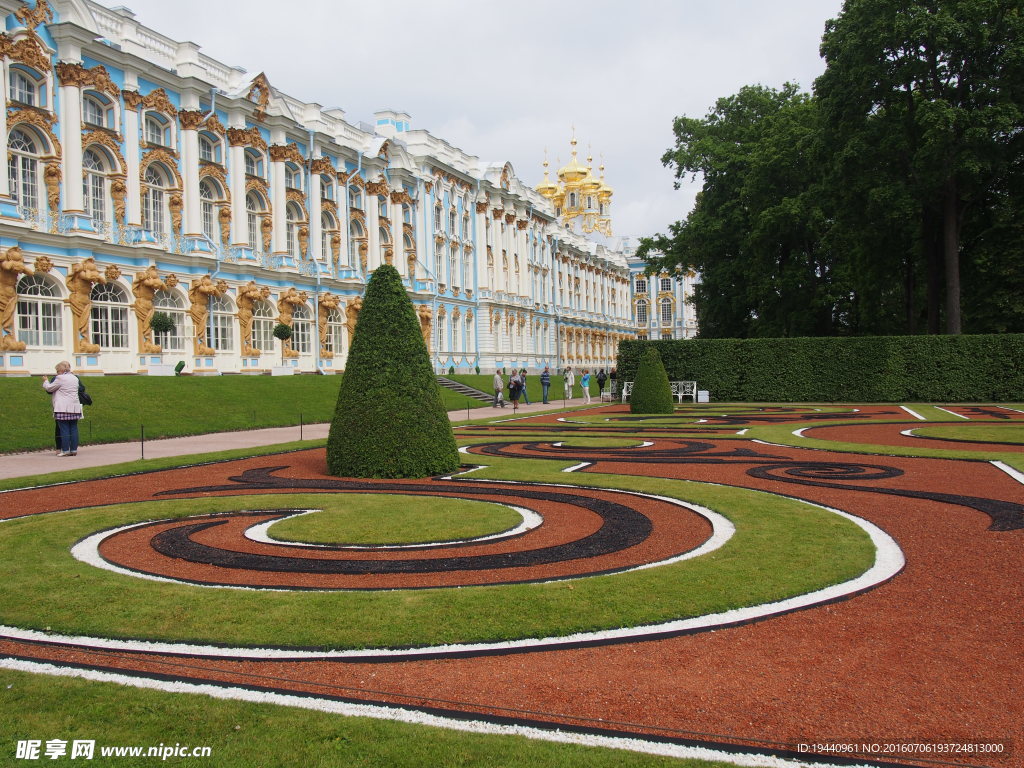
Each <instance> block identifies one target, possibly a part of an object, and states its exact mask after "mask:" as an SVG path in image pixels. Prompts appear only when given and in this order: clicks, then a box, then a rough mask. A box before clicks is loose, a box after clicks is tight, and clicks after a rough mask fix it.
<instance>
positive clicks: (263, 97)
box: [245, 72, 270, 123]
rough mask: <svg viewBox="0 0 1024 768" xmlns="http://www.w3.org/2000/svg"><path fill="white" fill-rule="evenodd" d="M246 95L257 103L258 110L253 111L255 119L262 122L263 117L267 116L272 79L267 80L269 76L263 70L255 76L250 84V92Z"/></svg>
mask: <svg viewBox="0 0 1024 768" xmlns="http://www.w3.org/2000/svg"><path fill="white" fill-rule="evenodd" d="M245 97H246V98H247V99H248V100H249V101H251V102H252V103H253V104H255V105H256V110H255V111H254V112H253V113H252V116H253V119H254V120H255V121H256V122H257V123H262V122H263V118H265V117H266V116H267V107H268V106H269V105H270V81H269V80H267V76H266V75H265V74H264V73H263V72H260V73H259V74H258V75H256V77H254V78H253V80H252V85H251V86H249V92H248V93H247V94H246V96H245Z"/></svg>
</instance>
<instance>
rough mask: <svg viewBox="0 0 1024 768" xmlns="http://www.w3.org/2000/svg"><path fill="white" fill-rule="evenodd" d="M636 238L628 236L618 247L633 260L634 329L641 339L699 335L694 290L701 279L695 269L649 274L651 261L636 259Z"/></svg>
mask: <svg viewBox="0 0 1024 768" xmlns="http://www.w3.org/2000/svg"><path fill="white" fill-rule="evenodd" d="M636 246H637V243H636V241H635V240H630V239H627V238H624V239H623V240H621V241H620V242H619V244H618V245H617V247H616V249H617V250H618V251H619V252H621V253H622V254H624V255H625V256H626V259H627V261H628V263H629V274H630V282H631V285H630V288H631V297H630V298H631V304H632V315H633V331H634V332H635V334H636V338H638V339H651V340H655V339H692V338H694V337H695V336H696V335H697V313H696V310H695V308H694V306H693V301H692V299H693V289H694V287H695V286H696V285H697V283H698V282H700V276H699V275H698V274H697V273H696V272H695V271H694V270H692V269H691V270H688V271H681V270H677V271H675V272H673V273H671V274H669V273H668V272H662V273H661V274H657V275H648V274H646V273H645V270H646V269H647V266H648V265H647V263H646V262H645V261H643V260H642V259H638V258H636Z"/></svg>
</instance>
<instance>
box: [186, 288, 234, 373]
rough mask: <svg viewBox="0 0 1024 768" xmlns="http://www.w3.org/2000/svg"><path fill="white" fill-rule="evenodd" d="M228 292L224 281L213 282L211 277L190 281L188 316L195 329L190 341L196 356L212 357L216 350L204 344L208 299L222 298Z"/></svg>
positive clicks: (208, 306)
mask: <svg viewBox="0 0 1024 768" xmlns="http://www.w3.org/2000/svg"><path fill="white" fill-rule="evenodd" d="M227 291H228V284H227V283H226V282H225V281H224V280H218V281H217V282H216V283H214V282H213V277H212V276H210V275H203V276H202V277H200V278H199V279H198V280H193V281H192V286H191V287H190V288H189V291H188V298H189V301H190V302H191V303H192V304H191V306H190V307H189V310H188V314H189V317H191V318H192V325H193V327H194V328H195V336H194V337H193V339H192V343H193V348H194V351H195V354H196V355H213V354H216V350H214V349H213V348H212V347H210V346H209V345H207V343H206V331H207V326H206V321H207V319H208V318H209V316H210V297H211V296H218V297H219V296H223V295H224V294H225V293H227Z"/></svg>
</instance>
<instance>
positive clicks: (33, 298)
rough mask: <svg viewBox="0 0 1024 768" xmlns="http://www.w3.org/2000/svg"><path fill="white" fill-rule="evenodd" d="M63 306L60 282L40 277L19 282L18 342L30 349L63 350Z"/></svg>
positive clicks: (47, 276)
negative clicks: (23, 343)
mask: <svg viewBox="0 0 1024 768" xmlns="http://www.w3.org/2000/svg"><path fill="white" fill-rule="evenodd" d="M62 307H63V302H62V301H61V290H60V287H59V285H58V284H57V281H56V280H54V279H53V278H52V277H50V276H49V275H44V274H39V273H36V274H34V275H26V276H24V277H22V278H21V280H19V281H18V340H19V341H23V342H25V345H26V347H28V348H29V349H47V348H62V347H63V346H64V338H63V333H62V328H61V316H62Z"/></svg>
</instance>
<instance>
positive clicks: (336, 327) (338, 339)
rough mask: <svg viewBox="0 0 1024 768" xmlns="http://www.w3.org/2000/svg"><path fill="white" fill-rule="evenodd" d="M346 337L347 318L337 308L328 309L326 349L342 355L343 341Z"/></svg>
mask: <svg viewBox="0 0 1024 768" xmlns="http://www.w3.org/2000/svg"><path fill="white" fill-rule="evenodd" d="M344 339H345V319H344V318H343V317H342V315H341V312H339V311H338V310H337V309H330V310H328V311H327V339H326V342H325V344H324V349H325V350H326V351H328V352H333V353H334V354H335V355H340V354H341V351H342V348H341V344H342V341H344Z"/></svg>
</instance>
